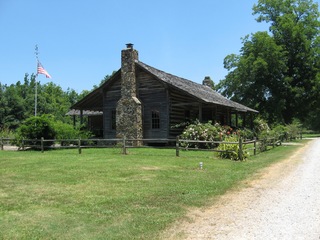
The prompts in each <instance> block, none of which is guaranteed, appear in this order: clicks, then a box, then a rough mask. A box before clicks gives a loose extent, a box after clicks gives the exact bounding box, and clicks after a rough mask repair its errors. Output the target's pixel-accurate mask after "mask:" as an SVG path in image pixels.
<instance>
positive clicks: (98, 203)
mask: <svg viewBox="0 0 320 240" xmlns="http://www.w3.org/2000/svg"><path fill="white" fill-rule="evenodd" d="M298 147H299V146H287V147H284V146H283V147H278V148H275V149H273V150H270V151H268V152H266V153H262V154H259V155H257V156H254V157H251V158H250V159H249V160H247V161H245V162H234V161H230V160H221V159H217V158H216V157H214V153H212V152H192V151H187V152H186V151H183V152H181V153H180V157H175V150H168V149H151V148H150V149H149V148H148V149H129V155H121V154H120V150H119V149H84V150H83V151H82V154H81V155H79V154H78V153H77V150H76V149H71V150H55V151H46V152H44V153H41V152H38V151H24V152H14V151H0V239H157V238H159V236H160V234H161V232H162V231H163V230H164V229H165V228H166V227H168V226H169V225H170V224H171V223H173V222H174V221H176V220H177V219H179V218H181V217H183V216H184V215H185V214H186V212H187V210H188V208H189V207H202V206H206V205H209V204H212V203H213V201H214V198H215V197H216V196H219V195H221V194H223V193H225V191H227V190H228V189H230V188H232V187H235V186H238V185H239V182H240V181H241V180H243V179H245V178H247V177H249V176H250V175H252V174H253V173H254V172H256V171H257V170H258V169H260V168H263V167H265V166H268V165H269V164H271V163H272V162H274V161H278V160H280V159H282V158H285V157H286V156H287V155H289V154H290V153H292V152H293V151H294V150H295V149H297V148H298ZM199 162H203V170H200V169H199Z"/></svg>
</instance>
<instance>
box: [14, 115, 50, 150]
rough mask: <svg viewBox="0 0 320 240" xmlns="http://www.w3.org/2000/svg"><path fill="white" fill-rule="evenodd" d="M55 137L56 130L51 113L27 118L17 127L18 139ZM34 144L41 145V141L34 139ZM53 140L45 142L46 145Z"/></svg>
mask: <svg viewBox="0 0 320 240" xmlns="http://www.w3.org/2000/svg"><path fill="white" fill-rule="evenodd" d="M42 137H43V138H45V139H55V137H56V131H55V128H54V124H53V117H52V116H51V115H41V116H34V117H30V118H27V119H26V120H25V121H24V122H23V123H22V124H21V125H20V127H19V128H18V129H17V139H32V140H33V139H41V138H42ZM32 144H33V145H40V144H41V143H40V142H37V141H34V142H32ZM52 144H53V142H45V145H46V146H50V145H52Z"/></svg>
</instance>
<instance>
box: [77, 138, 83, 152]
mask: <svg viewBox="0 0 320 240" xmlns="http://www.w3.org/2000/svg"><path fill="white" fill-rule="evenodd" d="M78 152H79V154H81V153H82V151H81V138H79V139H78Z"/></svg>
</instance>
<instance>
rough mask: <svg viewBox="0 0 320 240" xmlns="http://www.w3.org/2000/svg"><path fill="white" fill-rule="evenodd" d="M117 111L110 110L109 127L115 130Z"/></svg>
mask: <svg viewBox="0 0 320 240" xmlns="http://www.w3.org/2000/svg"><path fill="white" fill-rule="evenodd" d="M116 116H117V112H116V110H112V111H111V129H113V130H115V129H116V125H117V119H116Z"/></svg>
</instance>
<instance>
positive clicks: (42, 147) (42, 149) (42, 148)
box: [41, 137, 44, 153]
mask: <svg viewBox="0 0 320 240" xmlns="http://www.w3.org/2000/svg"><path fill="white" fill-rule="evenodd" d="M43 151H44V146H43V137H41V152H42V153H43Z"/></svg>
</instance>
